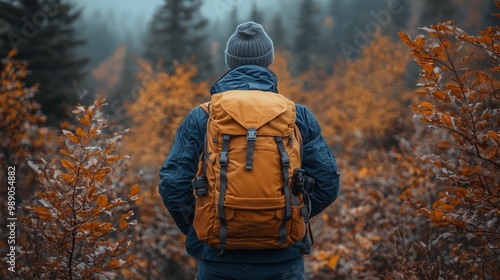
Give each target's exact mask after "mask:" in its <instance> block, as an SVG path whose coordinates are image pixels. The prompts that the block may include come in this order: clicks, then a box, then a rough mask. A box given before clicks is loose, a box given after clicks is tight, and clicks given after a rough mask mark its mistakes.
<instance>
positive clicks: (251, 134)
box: [245, 127, 257, 170]
mask: <svg viewBox="0 0 500 280" xmlns="http://www.w3.org/2000/svg"><path fill="white" fill-rule="evenodd" d="M255 140H257V131H256V130H255V128H253V127H251V128H249V129H248V131H247V143H248V144H247V162H246V165H245V169H246V170H252V165H253V151H254V149H255Z"/></svg>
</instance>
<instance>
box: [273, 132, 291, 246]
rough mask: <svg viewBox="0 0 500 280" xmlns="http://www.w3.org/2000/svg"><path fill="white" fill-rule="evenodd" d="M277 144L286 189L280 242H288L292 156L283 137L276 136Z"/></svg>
mask: <svg viewBox="0 0 500 280" xmlns="http://www.w3.org/2000/svg"><path fill="white" fill-rule="evenodd" d="M276 144H277V145H278V150H279V152H280V155H281V169H282V171H283V177H284V184H283V188H284V191H285V203H286V206H285V217H284V219H283V223H282V224H281V227H280V242H281V243H286V222H287V221H288V220H290V218H291V217H292V207H291V206H290V199H291V197H290V184H289V177H290V176H289V174H288V168H290V158H289V157H288V153H287V152H286V150H285V146H284V145H283V138H281V137H276Z"/></svg>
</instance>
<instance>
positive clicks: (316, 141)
mask: <svg viewBox="0 0 500 280" xmlns="http://www.w3.org/2000/svg"><path fill="white" fill-rule="evenodd" d="M297 125H298V127H299V129H300V131H301V132H302V139H303V149H304V152H303V159H302V163H303V169H304V170H305V171H306V174H307V175H309V176H311V177H313V178H314V179H315V180H316V186H315V188H314V192H313V194H312V196H311V206H312V211H311V217H313V216H316V215H318V214H319V213H321V211H323V210H324V209H325V208H326V207H328V206H329V205H330V204H331V203H332V202H334V201H335V200H336V199H337V196H338V193H339V184H340V175H339V172H338V166H337V160H336V159H335V157H334V156H333V154H332V152H331V150H330V147H328V144H327V143H326V141H325V139H324V138H323V136H322V135H321V128H320V126H319V124H318V121H317V120H316V118H315V117H314V114H313V113H312V112H311V111H310V110H309V109H307V108H306V107H304V106H300V105H298V106H297Z"/></svg>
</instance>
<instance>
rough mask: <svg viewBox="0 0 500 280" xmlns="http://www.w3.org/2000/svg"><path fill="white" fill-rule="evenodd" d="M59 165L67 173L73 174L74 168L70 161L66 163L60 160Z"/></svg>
mask: <svg viewBox="0 0 500 280" xmlns="http://www.w3.org/2000/svg"><path fill="white" fill-rule="evenodd" d="M61 164H62V166H64V168H66V170H68V171H69V172H74V170H75V168H74V167H73V164H72V163H71V162H70V161H67V160H65V159H61Z"/></svg>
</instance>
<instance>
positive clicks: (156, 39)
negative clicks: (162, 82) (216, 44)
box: [145, 0, 212, 74]
mask: <svg viewBox="0 0 500 280" xmlns="http://www.w3.org/2000/svg"><path fill="white" fill-rule="evenodd" d="M201 5H202V1H201V0H165V1H164V3H163V5H162V6H160V7H159V8H158V9H157V10H156V12H155V14H154V16H153V19H152V20H151V22H150V25H149V36H150V38H149V39H148V40H147V43H146V53H145V55H146V58H147V59H148V60H150V62H151V63H153V65H154V64H156V63H158V62H159V61H161V62H162V66H163V68H164V69H166V70H167V71H169V72H171V71H173V70H174V66H173V62H174V61H177V62H179V63H186V62H191V61H192V59H193V58H194V59H195V62H196V64H197V66H198V68H199V69H200V71H201V72H202V74H207V72H208V71H210V70H211V68H212V67H211V62H210V56H209V47H208V46H209V44H208V43H207V42H206V40H207V36H206V33H205V30H204V29H205V27H206V26H207V24H208V21H207V20H206V19H205V18H203V17H202V16H201V14H200V11H199V10H200V7H201Z"/></svg>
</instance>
